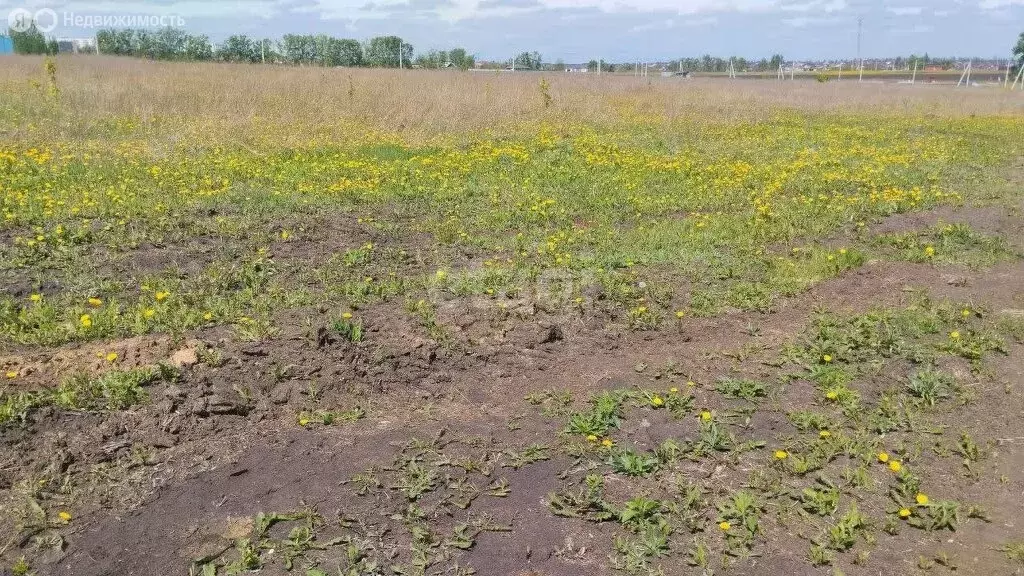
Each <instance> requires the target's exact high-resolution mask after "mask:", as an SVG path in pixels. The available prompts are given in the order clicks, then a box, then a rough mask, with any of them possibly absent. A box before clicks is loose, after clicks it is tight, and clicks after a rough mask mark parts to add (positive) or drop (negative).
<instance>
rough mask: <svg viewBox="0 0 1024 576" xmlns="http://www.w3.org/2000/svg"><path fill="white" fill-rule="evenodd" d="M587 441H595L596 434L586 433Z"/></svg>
mask: <svg viewBox="0 0 1024 576" xmlns="http://www.w3.org/2000/svg"><path fill="white" fill-rule="evenodd" d="M587 442H597V436H596V435H594V434H587Z"/></svg>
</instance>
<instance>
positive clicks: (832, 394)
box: [825, 390, 839, 400]
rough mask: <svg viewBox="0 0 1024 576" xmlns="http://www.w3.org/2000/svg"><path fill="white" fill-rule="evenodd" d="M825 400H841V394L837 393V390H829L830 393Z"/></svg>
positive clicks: (826, 394)
mask: <svg viewBox="0 0 1024 576" xmlns="http://www.w3.org/2000/svg"><path fill="white" fill-rule="evenodd" d="M825 398H828V399H829V400H835V399H836V398H839V392H836V391H835V390H829V391H828V392H826V393H825Z"/></svg>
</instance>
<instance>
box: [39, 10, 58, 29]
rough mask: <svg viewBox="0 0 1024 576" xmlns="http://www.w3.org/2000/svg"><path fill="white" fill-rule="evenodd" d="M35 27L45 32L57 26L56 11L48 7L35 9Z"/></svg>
mask: <svg viewBox="0 0 1024 576" xmlns="http://www.w3.org/2000/svg"><path fill="white" fill-rule="evenodd" d="M36 28H38V29H39V31H40V32H42V33H43V34H46V33H47V32H53V30H54V29H55V28H57V13H56V12H54V11H53V10H51V9H49V8H41V9H39V10H36Z"/></svg>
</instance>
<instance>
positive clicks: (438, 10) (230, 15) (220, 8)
mask: <svg viewBox="0 0 1024 576" xmlns="http://www.w3.org/2000/svg"><path fill="white" fill-rule="evenodd" d="M17 8H26V9H29V10H32V11H34V10H38V9H40V8H50V9H53V10H54V11H55V12H56V13H57V14H58V15H59V23H58V24H59V25H58V27H57V29H56V30H54V31H53V34H55V35H64V36H88V35H91V34H92V33H93V31H92V30H88V29H83V28H80V27H79V28H75V27H74V26H70V25H68V26H65V25H64V22H65V21H66V22H70V20H65V18H66V15H67V14H74V15H75V16H92V17H94V16H146V15H174V16H177V17H180V18H181V20H182V21H183V22H184V28H186V29H188V30H189V31H191V32H196V33H203V34H208V35H210V36H211V38H212V39H214V40H215V41H216V40H220V39H222V38H224V37H225V36H227V35H228V34H231V33H244V34H250V35H255V36H265V37H273V38H277V37H280V36H281V35H283V34H286V33H327V34H331V35H334V36H341V37H351V38H358V39H365V38H369V37H371V36H375V35H380V34H397V35H400V36H402V37H403V38H405V39H406V40H407V41H409V42H411V43H412V44H413V46H414V47H415V48H416V51H417V52H424V51H426V50H427V49H430V48H446V47H452V46H463V47H465V48H467V49H468V50H469V51H470V52H472V53H475V54H476V55H477V56H478V57H479V58H485V59H486V58H508V57H509V56H510V55H512V54H513V53H516V52H521V51H524V50H528V51H534V50H536V51H538V52H540V53H541V54H542V55H543V57H544V60H545V61H554V60H556V59H563V60H565V61H566V62H578V61H585V60H589V59H590V58H604V59H605V60H609V61H634V60H638V59H646V60H656V59H669V58H673V57H677V56H699V55H701V54H705V53H710V54H714V55H721V56H729V55H737V56H745V57H748V58H756V57H762V56H770V55H771V54H772V53H776V52H777V53H781V54H783V55H785V56H786V57H787V58H788V59H807V58H852V57H853V56H855V54H856V50H857V19H858V18H859V17H863V19H864V32H863V54H864V56H865V57H875V56H877V57H882V56H890V55H907V54H910V53H918V54H920V53H924V52H928V53H930V54H931V55H933V56H962V57H966V56H983V57H1006V56H1007V55H1008V54H1009V52H1010V48H1011V46H1012V45H1013V44H1014V42H1015V40H1016V37H1017V35H1018V34H1020V33H1021V32H1022V31H1024V0H893V1H885V0H236V1H215V0H156V1H149V2H146V1H139V0H92V1H89V0H82V1H78V0H0V15H3V16H5V15H6V14H7V13H9V12H10V11H11V10H14V9H17Z"/></svg>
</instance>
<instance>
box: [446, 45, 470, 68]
mask: <svg viewBox="0 0 1024 576" xmlns="http://www.w3.org/2000/svg"><path fill="white" fill-rule="evenodd" d="M448 61H449V62H451V63H452V64H453V65H454V66H455V67H456V68H462V69H463V70H467V69H469V68H472V67H473V66H475V65H476V59H475V58H474V57H473V55H472V54H469V53H467V52H466V49H465V48H452V49H451V50H449V51H448Z"/></svg>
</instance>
